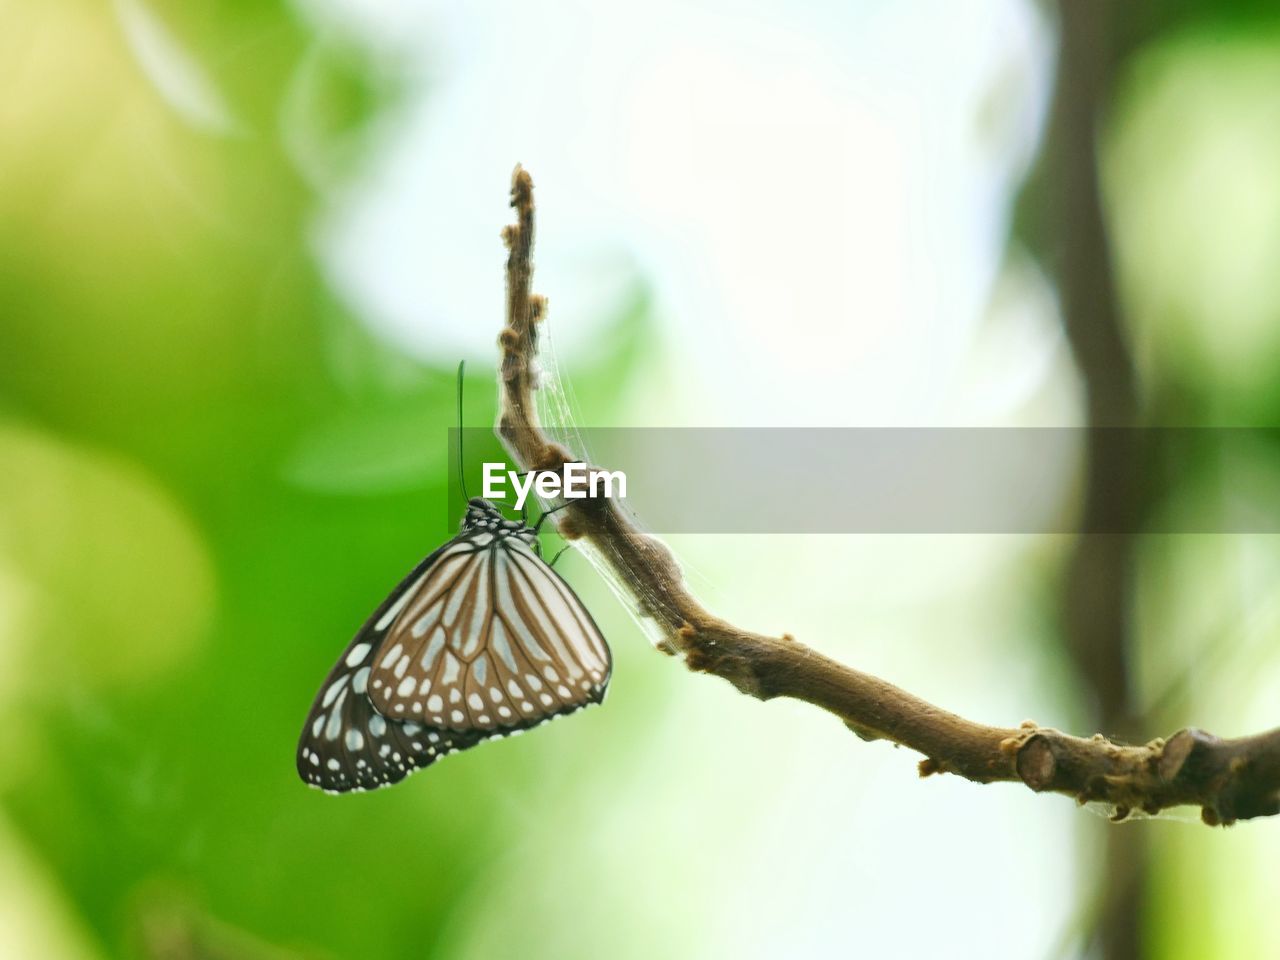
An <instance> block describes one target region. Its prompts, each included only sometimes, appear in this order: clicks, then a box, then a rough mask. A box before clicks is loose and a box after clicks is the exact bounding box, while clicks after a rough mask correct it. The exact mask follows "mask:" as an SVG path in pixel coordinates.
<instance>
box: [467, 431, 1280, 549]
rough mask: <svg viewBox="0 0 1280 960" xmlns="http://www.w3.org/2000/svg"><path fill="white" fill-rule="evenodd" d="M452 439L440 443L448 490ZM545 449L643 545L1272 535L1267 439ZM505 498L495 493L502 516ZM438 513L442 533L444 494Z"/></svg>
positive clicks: (1276, 449)
mask: <svg viewBox="0 0 1280 960" xmlns="http://www.w3.org/2000/svg"><path fill="white" fill-rule="evenodd" d="M462 433H463V442H464V444H465V449H464V456H465V459H466V472H467V487H468V493H469V494H470V495H471V496H479V495H482V494H483V489H482V462H484V461H488V462H490V463H496V462H498V461H505V458H504V457H503V455H502V454H501V453H499V452H495V451H497V448H496V446H495V442H494V439H493V435H492V433H491V432H489V431H487V430H480V429H467V430H464V431H463V432H462ZM457 439H458V431H457V430H456V429H455V430H452V431H450V443H449V445H450V463H451V466H452V469H451V475H453V476H456V472H457V471H456V463H457V461H456V450H457ZM559 439H560V441H561V442H562V443H563V444H564V446H565V447H567V448H568V449H569V450H571V451H572V452H573V453H574V454H575V455H577V456H578V457H581V458H582V459H583V460H584V461H585V462H586V463H587V464H589V465H591V466H593V467H599V468H601V469H606V470H609V471H622V472H623V473H624V474H625V476H626V496H625V498H624V499H622V500H621V501H620V502H621V504H622V506H623V507H624V508H625V509H627V510H628V511H630V512H631V513H632V514H633V515H635V516H636V517H637V518H638V519H639V521H640V522H641V524H642V525H643V526H644V527H645V528H646V529H649V530H652V531H654V532H656V533H1023V534H1025V533H1073V532H1085V533H1130V532H1164V533H1230V532H1236V533H1239V532H1255V533H1278V532H1280V429H1273V428H1177V429H1127V428H1096V429H1083V428H1016V427H1015V428H998V427H997V428H907V429H900V428H883V429H877V428H853V429H816V428H815V429H776V428H775V429H624V428H599V429H581V430H579V431H577V432H576V433H575V434H574V435H573V436H562V437H559ZM1088 457H1095V458H1097V462H1098V463H1099V464H1100V466H1101V467H1102V476H1104V477H1105V478H1106V480H1105V482H1106V484H1107V489H1106V490H1105V491H1104V492H1105V493H1106V496H1105V497H1100V498H1096V501H1095V502H1097V503H1102V504H1104V505H1105V508H1104V509H1099V510H1094V511H1090V512H1088V513H1086V512H1085V511H1083V510H1082V503H1083V500H1084V498H1083V490H1082V484H1083V465H1084V463H1085V461H1086V458H1088ZM490 469H491V471H492V470H493V469H494V468H490ZM501 469H502V470H513V471H514V470H516V467H515V466H514V465H513V464H511V463H509V462H504V463H503V465H502V468H501ZM519 482H521V483H527V482H528V481H527V480H524V479H520V481H519ZM513 485H514V484H513V481H512V478H510V477H508V478H506V479H505V481H504V485H503V487H502V488H501V489H502V492H503V493H505V494H506V496H505V498H500V499H503V500H504V501H505V502H506V503H508V504H514V501H515V496H514V491H513ZM615 487H616V484H615ZM1174 487H1177V488H1178V490H1179V497H1178V498H1177V499H1176V500H1175V499H1171V498H1170V496H1169V491H1170V490H1172V489H1173V488H1174ZM1188 488H1190V489H1192V490H1193V491H1199V495H1198V496H1196V495H1193V496H1190V497H1188V495H1187V493H1186V491H1187V489H1188ZM615 492H616V491H615ZM449 500H450V506H449V509H450V515H451V517H453V518H454V521H453V522H455V523H456V522H457V518H458V517H460V516H461V515H462V507H463V498H462V496H461V492H460V491H459V490H458V489H457V483H456V481H454V483H453V488H452V489H451V493H450V498H449ZM529 511H530V513H531V515H536V514H537V512H538V505H537V501H536V499H535V498H534V497H532V496H530V497H529ZM513 515H514V513H513Z"/></svg>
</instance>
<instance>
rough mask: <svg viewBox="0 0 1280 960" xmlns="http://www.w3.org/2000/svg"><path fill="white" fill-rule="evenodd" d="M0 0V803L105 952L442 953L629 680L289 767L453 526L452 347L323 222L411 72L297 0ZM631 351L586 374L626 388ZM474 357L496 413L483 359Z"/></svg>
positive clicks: (478, 380) (558, 812)
mask: <svg viewBox="0 0 1280 960" xmlns="http://www.w3.org/2000/svg"><path fill="white" fill-rule="evenodd" d="M0 14H2V15H3V16H4V18H5V19H6V27H5V29H4V30H3V31H0V87H3V89H4V95H3V96H4V105H5V106H4V110H3V112H0V154H3V155H4V157H5V161H4V163H3V164H0V274H2V275H3V282H2V283H0V316H2V317H3V348H2V349H0V608H2V609H3V612H4V619H3V622H0V631H3V638H2V643H0V652H2V653H3V662H4V667H5V669H4V678H3V681H0V691H2V697H0V713H2V715H3V717H4V723H3V724H0V728H2V729H3V730H4V731H5V732H4V734H3V737H2V739H0V744H2V745H3V747H4V749H5V762H4V763H3V765H2V766H3V770H0V791H2V796H3V802H4V810H5V811H6V816H8V817H10V818H12V823H13V825H14V828H15V829H16V830H17V831H19V832H20V834H21V835H22V836H23V837H24V838H26V841H25V842H28V843H29V844H30V845H31V849H32V851H33V854H34V855H35V856H36V857H38V858H39V860H41V861H42V862H43V863H44V864H46V865H47V869H48V870H49V871H51V873H52V875H54V876H56V877H57V878H58V883H59V884H61V885H62V886H63V887H65V892H66V895H67V897H68V898H69V900H70V902H71V903H72V904H74V907H75V911H76V913H77V914H78V915H79V916H80V917H82V918H83V923H84V925H85V928H86V930H87V941H88V942H89V943H90V944H95V945H96V946H97V948H100V950H101V952H102V953H103V954H104V955H110V956H115V955H126V954H134V953H141V954H145V955H155V954H157V952H158V953H162V954H163V953H166V951H173V955H185V954H183V953H182V952H181V951H183V950H195V949H197V948H198V949H199V950H201V951H203V950H206V949H207V950H209V951H211V952H214V953H217V955H221V956H254V955H258V954H256V953H255V950H256V949H257V948H256V947H255V946H254V943H255V939H256V938H261V940H262V941H265V942H268V943H275V944H280V945H293V946H295V947H297V948H299V949H302V950H303V952H305V953H307V954H313V953H315V952H316V951H317V950H319V952H320V953H321V954H323V955H335V956H349V957H366V956H425V955H429V954H430V953H431V952H432V951H433V945H434V944H437V943H438V942H439V940H440V938H441V937H442V936H444V935H445V934H444V931H445V930H446V929H447V927H448V923H449V921H450V918H451V917H454V916H456V913H457V909H458V903H459V901H460V900H462V899H465V896H466V893H467V891H468V889H469V888H470V887H471V885H472V884H474V883H475V882H476V880H477V877H478V876H480V875H481V874H482V873H483V872H484V870H485V869H486V865H487V864H488V863H489V861H491V860H493V859H495V858H500V857H502V856H503V855H504V849H505V847H506V846H507V845H508V844H509V843H510V838H511V836H512V835H513V833H515V832H516V831H514V830H513V829H512V827H511V824H512V822H513V821H515V822H518V823H519V824H520V825H521V830H522V831H523V833H524V834H525V836H526V837H527V838H528V837H529V836H530V834H532V841H534V842H536V840H537V839H538V831H540V830H552V829H554V828H555V825H556V824H557V823H558V822H559V819H558V817H560V816H564V815H570V816H571V815H572V813H573V811H572V809H571V808H563V807H562V804H561V801H560V799H559V796H558V792H557V791H556V789H555V784H554V779H551V778H558V779H584V780H589V779H590V776H591V774H590V773H589V772H587V771H586V770H585V769H582V768H587V767H591V766H592V765H593V761H592V760H591V759H590V758H591V757H592V756H595V755H599V751H598V750H592V749H591V746H592V745H593V744H595V745H599V744H603V743H604V742H605V740H606V738H607V737H608V736H609V734H608V728H609V727H611V726H613V725H614V724H624V725H625V724H626V723H627V722H628V719H627V715H628V711H627V709H626V705H625V700H626V696H625V694H622V695H617V696H615V697H614V698H613V701H612V702H611V708H612V709H611V711H609V712H607V713H606V712H600V713H598V714H597V713H593V714H591V715H589V718H590V720H593V721H597V722H594V723H593V722H583V721H582V720H581V719H578V720H575V721H572V722H568V723H565V724H564V725H563V726H561V725H560V724H556V725H554V726H553V727H552V728H551V729H549V730H548V731H547V735H546V736H545V737H538V738H530V739H527V740H523V741H521V744H520V745H521V748H522V749H519V750H515V749H512V744H508V743H505V742H504V743H498V744H494V745H491V746H490V747H489V748H488V749H486V750H485V751H483V752H480V751H477V753H476V754H475V760H476V762H474V763H473V762H468V763H458V762H457V761H451V762H448V763H444V764H442V765H441V767H440V768H439V769H438V770H433V771H432V774H431V778H430V780H427V779H426V778H425V777H423V778H418V781H417V782H415V783H413V784H412V785H410V786H409V787H407V788H402V789H401V790H398V791H392V792H390V793H385V794H380V795H378V796H377V797H376V798H374V797H351V798H344V799H342V800H337V801H335V800H333V799H331V798H327V797H323V796H321V795H320V794H318V793H316V792H313V791H309V790H307V789H305V788H303V787H302V786H301V785H300V784H299V783H298V782H297V779H296V774H295V773H294V771H293V758H292V754H293V749H294V744H295V742H296V737H297V734H298V724H299V723H300V721H301V718H302V717H303V716H304V714H305V710H306V708H307V705H308V703H309V702H310V699H311V697H312V695H313V693H314V687H315V685H316V684H317V683H318V682H319V680H320V679H321V678H322V677H323V675H324V673H325V672H326V670H327V669H328V667H329V666H330V665H331V661H332V659H333V657H334V656H335V654H336V652H337V651H339V650H340V649H341V647H342V645H343V643H344V642H345V641H346V638H347V637H348V636H349V634H350V633H351V632H352V631H353V630H354V629H355V627H357V626H358V625H359V623H360V622H361V621H362V620H363V618H364V617H365V616H366V615H367V613H368V611H369V610H371V609H372V608H373V607H374V606H375V605H376V604H377V602H378V601H379V600H380V599H381V596H382V595H383V593H384V591H385V590H387V589H389V587H390V586H391V585H392V584H394V583H395V582H397V581H398V579H399V578H400V576H401V575H403V573H404V572H405V570H407V569H408V568H409V567H411V566H412V565H413V564H414V563H415V562H416V561H417V559H419V558H420V556H421V555H422V554H424V553H426V552H427V551H429V550H430V549H432V548H433V547H434V546H435V545H436V544H437V543H438V542H439V541H440V540H442V539H443V538H444V537H446V536H448V535H450V534H451V532H452V529H453V526H454V524H452V523H450V522H448V520H447V519H446V514H445V502H446V490H447V485H448V474H447V470H446V467H447V456H446V440H447V433H446V431H447V429H448V428H449V427H450V426H452V425H453V422H454V411H455V402H454V373H453V364H452V362H451V361H448V359H447V358H443V359H442V363H441V366H440V368H438V369H435V368H432V367H429V366H424V365H422V364H419V363H415V362H411V361H408V360H405V359H404V358H402V357H399V356H397V355H395V354H393V353H392V352H391V351H390V350H389V349H388V348H385V347H383V346H381V345H379V344H378V343H377V342H375V341H374V340H373V339H372V338H371V337H370V335H369V334H367V333H366V332H365V331H364V330H363V329H362V328H361V327H360V326H359V325H358V324H357V323H356V322H355V321H354V320H353V318H352V317H350V316H349V315H348V314H347V313H346V312H345V311H344V310H343V308H342V307H341V306H340V305H339V304H338V303H337V302H336V301H335V299H334V298H333V296H332V295H331V294H330V293H329V291H328V290H327V289H326V285H325V282H324V280H323V278H322V277H321V276H320V275H319V273H318V271H317V268H316V266H315V263H314V260H313V257H312V255H311V253H310V251H309V249H308V236H309V228H310V219H311V217H312V216H313V210H314V207H315V205H316V203H317V197H318V193H317V191H321V190H323V189H324V188H325V187H327V186H329V185H330V183H331V182H333V181H334V180H335V179H336V178H338V177H340V176H341V175H342V174H343V172H344V171H346V170H348V169H350V167H351V165H352V164H353V163H355V162H356V161H358V159H359V157H360V155H361V151H362V150H363V149H364V146H363V144H364V140H363V133H364V132H365V131H366V130H367V124H369V123H370V122H371V121H372V120H373V119H374V117H375V116H376V114H377V112H378V111H379V110H381V109H386V108H387V107H388V105H389V104H392V103H393V102H394V97H395V91H396V84H395V81H394V76H385V75H379V72H378V71H379V68H378V67H376V66H375V65H374V64H373V63H372V61H370V60H368V59H367V58H366V57H365V56H364V55H363V54H362V53H361V52H360V51H359V50H357V49H356V48H354V47H351V46H348V45H345V44H343V43H342V42H341V41H338V40H335V39H334V38H332V37H328V36H318V35H316V34H315V32H314V31H313V30H312V29H311V28H310V27H309V26H308V25H307V24H306V23H304V22H303V21H301V20H300V19H299V17H298V14H297V13H296V11H295V10H294V8H293V7H292V6H290V5H288V4H280V3H264V2H260V0H254V2H243V3H219V4H184V3H177V2H168V3H155V4H153V5H151V6H143V5H141V4H139V3H119V4H116V5H114V6H113V5H111V4H98V3H88V2H79V0H50V2H47V3H39V4H36V3H16V4H15V3H5V4H0ZM157 31H159V32H157ZM131 43H132V44H133V46H132V47H131ZM138 43H142V44H144V45H149V46H146V48H145V49H142V50H139V49H138V47H137V44H138ZM149 69H150V70H153V71H154V70H157V69H158V70H162V71H163V70H167V71H169V73H168V74H167V75H166V76H161V77H159V78H157V77H156V76H155V75H154V74H149V73H148V70H149ZM384 72H385V71H384ZM166 83H169V84H170V88H166V86H165V84H166ZM166 92H167V94H168V96H166ZM211 98H216V102H215V101H214V100H211ZM501 189H502V185H501V184H498V185H495V190H501ZM498 226H499V225H498V224H495V225H494V235H495V242H494V247H495V249H494V268H495V272H494V283H495V285H496V284H500V283H501V282H502V278H501V272H500V270H501V262H502V259H501V258H502V252H501V248H500V246H499V244H498V242H497V239H496V237H497V228H498ZM644 314H645V308H644V300H643V298H640V299H637V301H636V305H635V307H634V308H631V309H628V310H626V311H624V315H623V316H622V317H620V322H621V323H624V324H632V325H634V324H635V323H643V322H644ZM481 322H486V323H490V324H491V325H492V327H493V330H494V331H495V334H496V331H497V329H498V326H499V318H497V317H494V318H488V319H487V320H483V321H481ZM637 356H638V354H635V353H617V354H614V355H612V356H610V357H605V358H601V362H600V363H599V364H598V365H596V366H592V367H588V368H586V369H585V370H584V371H583V373H584V377H583V378H582V379H581V381H580V383H579V389H580V390H582V391H583V392H586V393H590V395H591V398H592V402H593V403H599V404H600V406H602V407H605V408H606V409H607V406H608V396H609V390H608V389H605V388H603V385H604V384H608V385H609V387H610V388H612V387H615V386H616V385H617V383H618V382H619V380H620V379H621V378H624V377H625V376H626V368H627V365H628V364H630V363H632V362H634V360H635V358H636V357H637ZM467 387H468V390H467V392H468V417H469V418H470V419H471V421H472V422H473V423H489V422H492V421H493V417H494V395H493V394H494V391H493V374H492V371H491V370H486V371H477V372H475V374H474V375H473V376H471V377H470V378H469V380H468V384H467ZM489 452H493V451H489ZM475 453H476V454H477V456H478V455H480V454H481V453H483V451H475ZM567 563H568V566H569V567H570V568H571V569H572V568H573V566H574V564H575V561H573V560H572V559H570V560H568V561H567ZM570 575H572V574H570ZM612 626H613V628H614V629H615V630H617V629H622V630H627V629H630V627H629V625H624V622H621V621H618V620H617V619H615V620H614V622H613V623H612ZM644 672H645V671H644V669H643V668H642V669H641V670H640V672H639V673H640V675H643V674H644ZM623 686H624V688H625V686H626V685H625V684H624V685H623ZM616 701H624V702H623V703H621V704H619V703H617V702H616ZM602 719H603V723H600V722H599V721H601V720H602ZM596 775H598V771H597V774H596ZM549 781H550V782H549ZM539 783H541V784H543V786H542V788H541V790H539V789H538V786H537V785H538V784H539ZM508 796H519V797H521V798H522V799H521V800H520V801H519V802H515V803H513V802H512V801H509V800H508V799H507V798H508ZM544 813H550V814H551V816H549V817H545V818H544V817H543V816H542V815H541V814H544ZM6 842H7V841H5V840H4V839H3V833H0V846H4V845H5V844H6ZM526 842H529V841H528V840H526ZM3 855H4V854H3V853H0V856H3ZM30 895H31V896H32V897H33V898H34V897H36V893H34V892H33V893H31V894H30ZM34 902H35V901H34V900H33V903H34ZM175 903H176V904H178V906H176V907H175V906H174V904H175ZM191 905H194V906H191ZM31 909H32V915H33V916H38V915H39V913H38V911H36V910H35V908H34V907H32V908H31ZM188 911H189V912H190V913H191V917H192V918H194V919H189V921H188V918H187V912H188ZM206 916H212V917H218V918H222V920H225V921H227V922H229V923H231V924H232V925H233V927H234V928H240V929H242V930H251V931H253V934H252V936H249V937H247V939H245V938H241V937H240V936H239V935H235V934H229V935H227V936H222V935H220V934H218V933H216V931H215V932H214V933H209V932H208V930H206V929H205V925H207V924H208V923H210V922H212V921H210V920H207V919H204V918H205V917H206ZM166 925H167V926H166ZM170 928H174V929H173V930H171V929H170ZM155 929H159V930H160V931H161V934H160V935H159V938H158V939H157V938H156V937H153V936H151V934H149V933H148V931H152V932H154V930H155ZM166 930H168V931H169V933H168V934H166V933H165V932H164V931H166ZM174 930H176V932H174ZM201 931H204V932H201ZM48 935H49V934H48V933H47V931H46V932H44V933H40V934H39V936H40V937H41V938H43V937H45V936H48ZM206 941H208V942H206ZM6 942H7V941H6ZM47 942H48V943H52V941H51V940H50V941H47ZM210 943H212V944H213V946H210ZM319 945H324V947H323V949H320V948H319ZM0 952H3V949H2V948H0ZM196 955H203V954H201V953H197V954H196ZM272 955H274V954H272Z"/></svg>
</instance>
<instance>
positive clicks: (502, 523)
mask: <svg viewBox="0 0 1280 960" xmlns="http://www.w3.org/2000/svg"><path fill="white" fill-rule="evenodd" d="M462 530H463V532H464V533H466V532H469V531H473V530H480V531H487V532H489V533H493V534H495V535H497V536H498V537H520V538H521V539H523V540H525V541H526V542H530V543H532V542H533V540H535V539H537V534H536V533H535V532H534V530H533V528H532V527H530V526H528V525H527V524H524V523H522V522H521V521H519V520H508V519H507V518H506V517H504V516H503V515H502V511H501V510H499V509H498V507H497V506H496V505H495V504H494V503H492V502H491V501H489V500H485V499H484V498H483V497H472V498H471V499H470V500H468V501H467V513H466V516H464V517H463V518H462Z"/></svg>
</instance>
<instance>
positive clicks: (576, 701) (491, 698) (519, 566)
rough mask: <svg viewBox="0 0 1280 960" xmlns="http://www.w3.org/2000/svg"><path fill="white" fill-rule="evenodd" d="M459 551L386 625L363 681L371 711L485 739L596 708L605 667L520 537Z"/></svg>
mask: <svg viewBox="0 0 1280 960" xmlns="http://www.w3.org/2000/svg"><path fill="white" fill-rule="evenodd" d="M459 544H460V548H459V549H458V550H457V551H456V552H452V553H450V554H448V555H446V556H445V557H443V558H442V561H441V563H440V564H439V566H438V567H436V568H433V569H432V570H431V571H429V572H428V573H427V575H426V576H425V577H424V579H423V583H422V585H421V586H420V587H419V588H418V589H417V590H416V592H415V595H414V597H413V598H412V599H410V600H408V601H407V602H406V603H404V604H403V605H402V606H401V607H400V608H399V609H398V610H396V611H395V612H394V613H393V614H392V615H391V618H390V620H389V621H388V623H387V625H386V628H387V633H386V637H385V639H384V640H383V643H382V647H381V649H380V651H379V653H378V655H377V656H376V657H375V658H374V662H373V665H372V671H371V673H370V675H369V680H368V695H369V698H370V699H371V700H372V701H373V705H374V707H375V709H377V710H378V712H380V713H382V714H383V715H384V716H386V717H388V718H396V719H399V718H404V719H406V720H412V721H419V720H421V722H423V723H425V724H426V725H427V726H429V727H432V728H435V729H438V730H441V731H447V732H450V733H451V734H453V735H469V734H474V733H479V734H481V735H485V736H488V735H493V734H495V733H504V732H508V731H510V730H517V729H527V728H529V727H533V726H536V725H537V724H539V723H542V722H543V721H545V720H549V719H551V718H552V717H555V716H559V715H561V714H566V713H572V712H573V711H574V710H577V709H579V708H580V707H584V706H586V705H588V704H590V703H599V702H600V701H601V700H602V699H603V698H604V693H605V689H606V688H607V686H608V684H609V674H610V670H611V668H612V658H611V655H610V652H609V648H608V645H607V644H606V643H605V640H604V637H603V636H602V635H601V633H600V629H599V628H598V627H597V626H596V624H595V621H594V620H592V619H591V615H590V614H589V613H588V612H587V610H586V608H585V607H584V606H583V605H582V601H580V600H579V599H578V598H577V596H576V595H575V594H574V592H573V591H572V590H571V589H570V588H569V585H568V584H567V583H565V582H564V580H562V579H561V578H560V576H559V574H557V573H556V572H555V571H554V570H552V569H551V567H550V566H548V565H547V563H546V562H545V561H543V560H542V558H541V557H539V556H538V555H537V554H535V553H534V552H533V550H532V549H530V547H529V545H528V543H526V542H525V540H524V539H523V538H522V537H521V536H516V535H501V534H499V535H497V536H488V535H482V536H478V537H476V538H475V539H473V540H470V541H466V540H460V541H459Z"/></svg>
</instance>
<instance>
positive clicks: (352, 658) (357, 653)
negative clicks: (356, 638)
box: [347, 643, 373, 667]
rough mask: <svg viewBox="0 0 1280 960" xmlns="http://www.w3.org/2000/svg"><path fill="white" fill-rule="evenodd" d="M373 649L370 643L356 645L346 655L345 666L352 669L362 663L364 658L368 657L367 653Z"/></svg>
mask: <svg viewBox="0 0 1280 960" xmlns="http://www.w3.org/2000/svg"><path fill="white" fill-rule="evenodd" d="M372 649H373V644H371V643H357V644H356V645H355V646H354V647H352V648H351V652H350V653H348V654H347V666H348V667H354V666H357V665H358V664H361V663H363V662H364V658H365V657H367V656H368V655H369V651H370V650H372Z"/></svg>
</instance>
